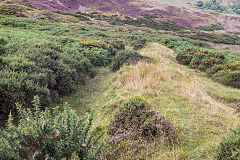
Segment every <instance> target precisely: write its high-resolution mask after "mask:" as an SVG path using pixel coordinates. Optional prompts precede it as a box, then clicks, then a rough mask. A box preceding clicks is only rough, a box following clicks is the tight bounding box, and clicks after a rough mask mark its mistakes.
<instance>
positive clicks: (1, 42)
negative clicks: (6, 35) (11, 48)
mask: <svg viewBox="0 0 240 160" xmlns="http://www.w3.org/2000/svg"><path fill="white" fill-rule="evenodd" d="M6 44H7V41H6V40H5V39H3V38H0V55H2V54H4V53H6V47H5V45H6Z"/></svg>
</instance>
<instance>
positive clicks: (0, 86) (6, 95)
mask: <svg viewBox="0 0 240 160" xmlns="http://www.w3.org/2000/svg"><path fill="white" fill-rule="evenodd" d="M36 76H39V77H40V76H41V74H38V75H36ZM43 77H44V75H43ZM35 95H39V97H40V103H41V105H42V106H47V105H49V104H50V91H49V89H48V88H47V87H46V86H41V85H40V84H39V83H36V82H34V80H33V79H32V77H29V74H28V73H26V72H15V71H12V70H9V69H3V70H1V71H0V119H1V120H4V119H6V116H7V115H8V114H9V111H10V110H12V112H13V113H14V114H15V113H16V105H15V103H17V102H19V103H20V104H22V105H23V106H24V107H26V106H28V107H32V105H31V104H32V99H33V97H34V96H35Z"/></svg>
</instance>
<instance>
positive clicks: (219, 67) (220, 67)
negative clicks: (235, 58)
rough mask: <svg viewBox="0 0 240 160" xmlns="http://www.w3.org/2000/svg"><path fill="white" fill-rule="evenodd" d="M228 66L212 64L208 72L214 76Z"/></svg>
mask: <svg viewBox="0 0 240 160" xmlns="http://www.w3.org/2000/svg"><path fill="white" fill-rule="evenodd" d="M225 68H226V65H222V64H216V65H214V66H212V67H211V68H209V69H207V71H206V73H207V75H208V76H210V77H211V76H212V75H214V74H216V73H217V72H219V71H221V70H224V69H225Z"/></svg>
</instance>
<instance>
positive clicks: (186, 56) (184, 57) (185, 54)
mask: <svg viewBox="0 0 240 160" xmlns="http://www.w3.org/2000/svg"><path fill="white" fill-rule="evenodd" d="M196 52H198V50H197V49H195V48H188V49H186V50H182V51H180V52H179V53H178V55H177V56H176V60H177V61H178V62H179V63H180V64H183V65H189V64H190V62H191V61H192V59H193V57H194V54H195V53H196Z"/></svg>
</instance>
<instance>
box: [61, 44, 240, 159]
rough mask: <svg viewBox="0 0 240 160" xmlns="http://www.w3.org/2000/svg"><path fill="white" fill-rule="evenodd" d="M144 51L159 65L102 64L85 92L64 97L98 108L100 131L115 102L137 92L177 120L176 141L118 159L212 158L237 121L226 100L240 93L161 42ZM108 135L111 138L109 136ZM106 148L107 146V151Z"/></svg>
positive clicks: (81, 106) (84, 108)
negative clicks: (184, 63)
mask: <svg viewBox="0 0 240 160" xmlns="http://www.w3.org/2000/svg"><path fill="white" fill-rule="evenodd" d="M141 54H142V55H146V56H150V57H153V58H154V59H155V60H156V63H154V64H147V63H145V62H139V63H138V64H137V65H134V66H128V67H124V68H122V69H121V70H120V71H119V72H117V73H112V72H109V71H108V70H107V69H104V68H100V69H98V71H99V76H97V77H95V79H93V80H91V81H90V82H89V84H87V85H86V86H85V88H84V89H83V90H82V89H80V90H79V92H76V93H75V94H73V95H72V96H70V97H65V98H63V99H62V100H63V101H69V102H70V104H72V105H73V106H74V108H75V109H76V110H77V111H80V112H81V113H84V112H85V111H87V110H89V108H90V107H91V106H94V107H96V108H97V111H96V112H97V113H96V114H97V116H96V121H95V124H94V126H95V128H97V129H100V130H101V129H103V130H106V129H107V127H108V125H109V123H110V121H111V119H112V118H113V115H114V111H115V110H116V107H115V104H116V103H117V102H118V101H121V100H124V99H127V98H129V97H133V96H135V95H138V96H142V97H144V98H145V99H147V101H148V102H149V103H150V104H151V105H152V106H154V107H153V108H152V110H156V111H159V112H160V113H161V114H162V115H164V116H166V117H168V118H169V119H170V120H171V121H172V122H173V123H174V126H175V127H176V129H177V132H178V142H177V143H175V144H171V145H161V144H160V142H159V140H155V141H154V142H148V144H147V145H144V147H143V149H142V150H141V153H139V154H136V155H132V156H130V154H129V153H131V149H129V151H128V152H129V153H128V154H126V153H125V154H124V153H123V154H122V155H121V156H119V159H140V158H147V159H159V160H160V159H174V160H175V159H190V158H191V159H214V154H215V149H216V147H217V144H218V143H219V140H220V139H221V138H222V136H224V135H226V134H227V133H228V132H227V131H229V128H232V127H234V126H236V124H237V123H238V122H239V118H238V116H237V114H236V113H235V111H234V109H232V108H231V107H230V105H231V104H230V103H229V102H228V101H229V100H240V98H239V97H240V91H239V90H237V89H232V88H229V87H225V86H222V85H220V84H218V83H215V82H213V81H211V80H209V79H207V78H205V76H204V75H203V74H202V73H199V72H196V71H195V70H192V69H189V68H187V67H185V66H182V65H179V64H177V62H176V61H175V60H174V56H175V55H174V54H173V51H171V50H170V49H168V48H166V47H164V46H162V45H159V44H157V43H151V44H149V45H148V46H147V47H146V48H145V49H143V50H141ZM83 91H84V92H83ZM85 91H86V92H85ZM226 99H227V101H225V100H226ZM77 106H78V107H77ZM105 139H106V142H107V139H108V137H107V135H105ZM107 150H109V148H106V149H105V151H104V153H105V154H106V152H107ZM105 154H104V155H103V156H105ZM145 156H146V157H145Z"/></svg>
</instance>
